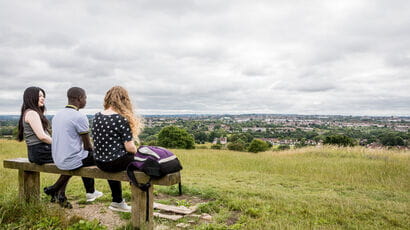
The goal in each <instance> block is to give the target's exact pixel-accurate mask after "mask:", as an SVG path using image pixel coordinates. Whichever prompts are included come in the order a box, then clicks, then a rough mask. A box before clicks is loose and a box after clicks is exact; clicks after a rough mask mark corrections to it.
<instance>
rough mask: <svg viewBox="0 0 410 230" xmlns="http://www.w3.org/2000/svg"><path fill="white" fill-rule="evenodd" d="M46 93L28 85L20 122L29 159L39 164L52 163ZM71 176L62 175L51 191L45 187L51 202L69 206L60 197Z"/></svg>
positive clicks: (19, 134) (19, 128)
mask: <svg viewBox="0 0 410 230" xmlns="http://www.w3.org/2000/svg"><path fill="white" fill-rule="evenodd" d="M45 98H46V93H45V92H44V90H43V89H41V88H39V87H34V86H32V87H28V88H27V89H26V90H25V91H24V95H23V105H22V106H21V115H20V120H19V124H18V137H17V139H18V140H19V141H23V140H25V142H26V144H27V152H28V159H29V161H30V162H32V163H36V164H39V165H42V164H45V163H52V162H53V158H52V154H51V142H52V139H51V137H50V131H49V122H48V120H47V118H46V117H45V116H44V112H45V110H46V107H45ZM70 177H71V176H66V175H61V176H60V178H58V180H57V181H56V183H55V184H54V185H52V186H50V187H48V188H51V187H52V188H53V192H49V190H47V188H45V190H44V192H45V193H46V194H47V195H50V196H51V202H55V201H56V200H58V201H59V203H60V205H61V206H63V207H69V206H67V205H66V204H65V203H64V202H60V199H59V197H61V195H62V194H64V190H65V187H66V185H67V183H68V180H69V179H70Z"/></svg>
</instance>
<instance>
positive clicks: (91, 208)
mask: <svg viewBox="0 0 410 230" xmlns="http://www.w3.org/2000/svg"><path fill="white" fill-rule="evenodd" d="M71 204H72V205H73V209H67V211H66V213H67V214H68V218H71V217H74V216H78V217H81V218H83V219H86V220H94V219H97V220H98V221H99V222H100V223H101V224H102V225H104V226H107V228H108V229H110V230H111V229H116V228H118V227H120V226H124V225H125V224H127V220H123V219H121V218H120V216H119V215H118V213H116V212H113V211H112V210H111V209H109V208H108V206H107V205H106V204H101V203H91V204H85V205H84V204H77V202H76V201H73V202H72V203H71Z"/></svg>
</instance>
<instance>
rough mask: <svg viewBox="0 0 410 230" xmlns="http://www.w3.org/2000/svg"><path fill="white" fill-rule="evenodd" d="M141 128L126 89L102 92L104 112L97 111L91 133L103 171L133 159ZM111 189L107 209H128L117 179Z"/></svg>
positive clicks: (120, 167) (120, 168) (122, 166)
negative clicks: (109, 202)
mask: <svg viewBox="0 0 410 230" xmlns="http://www.w3.org/2000/svg"><path fill="white" fill-rule="evenodd" d="M142 128H143V123H142V120H141V119H140V118H138V117H136V116H135V115H134V112H133V106H132V103H131V100H130V97H129V95H128V92H127V90H125V89H124V88H123V87H121V86H114V87H112V88H111V89H110V90H108V92H107V93H106V95H105V98H104V111H102V112H99V113H96V114H95V116H94V120H93V127H92V134H93V139H94V146H95V150H94V152H95V162H96V165H97V166H98V167H99V168H100V169H101V170H103V171H108V172H119V171H123V170H125V169H126V168H127V166H128V164H129V163H131V162H132V161H134V154H135V153H136V152H137V147H136V146H135V143H134V140H135V141H139V139H138V134H140V133H141V130H142ZM108 182H109V185H110V188H111V192H112V203H111V205H110V206H109V208H110V209H112V210H115V211H121V212H130V211H131V207H130V206H128V205H127V204H126V203H125V201H124V200H123V199H122V189H121V182H120V181H111V180H109V181H108Z"/></svg>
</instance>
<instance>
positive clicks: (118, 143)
mask: <svg viewBox="0 0 410 230" xmlns="http://www.w3.org/2000/svg"><path fill="white" fill-rule="evenodd" d="M92 136H93V140H94V147H95V148H94V151H95V160H97V161H102V162H109V161H114V160H116V159H118V158H120V157H121V156H124V155H125V154H127V151H126V150H125V146H124V142H126V141H131V140H132V132H131V128H130V124H129V123H128V121H127V119H125V118H124V117H123V116H121V115H119V114H112V115H104V114H102V113H96V114H95V116H94V119H93V127H92Z"/></svg>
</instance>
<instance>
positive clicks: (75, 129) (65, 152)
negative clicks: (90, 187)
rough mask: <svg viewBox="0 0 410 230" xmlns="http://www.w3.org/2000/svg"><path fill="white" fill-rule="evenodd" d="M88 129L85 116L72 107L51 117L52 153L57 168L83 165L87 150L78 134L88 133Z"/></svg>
mask: <svg viewBox="0 0 410 230" xmlns="http://www.w3.org/2000/svg"><path fill="white" fill-rule="evenodd" d="M88 129H89V123H88V119H87V116H85V115H84V114H83V113H81V112H80V111H77V110H75V109H73V108H65V109H63V110H61V111H60V112H58V113H57V114H56V115H55V116H54V117H53V120H52V130H53V144H52V145H51V146H52V155H53V160H54V163H55V164H56V166H57V167H58V168H59V169H62V170H72V169H76V168H79V167H81V166H82V165H83V163H82V160H83V159H85V158H86V157H87V156H88V151H87V150H85V149H84V147H83V141H82V139H81V136H80V135H81V134H85V133H88V132H89V130H88Z"/></svg>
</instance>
